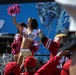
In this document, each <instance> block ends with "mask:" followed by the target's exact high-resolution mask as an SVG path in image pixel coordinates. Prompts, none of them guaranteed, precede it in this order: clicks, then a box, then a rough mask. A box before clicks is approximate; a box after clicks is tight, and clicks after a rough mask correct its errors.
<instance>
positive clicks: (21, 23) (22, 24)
mask: <svg viewBox="0 0 76 75" xmlns="http://www.w3.org/2000/svg"><path fill="white" fill-rule="evenodd" d="M19 25H21V26H23V27H25V28H26V27H27V25H26V23H24V22H20V23H19ZM17 30H18V28H17ZM18 32H19V30H18Z"/></svg>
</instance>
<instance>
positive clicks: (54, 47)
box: [43, 38, 69, 75]
mask: <svg viewBox="0 0 76 75" xmlns="http://www.w3.org/2000/svg"><path fill="white" fill-rule="evenodd" d="M43 44H44V47H45V48H46V49H48V50H49V51H50V52H51V55H50V58H53V57H54V56H55V55H56V54H57V53H58V49H59V47H60V44H59V43H58V42H55V41H53V40H51V39H48V38H47V39H46V40H45V41H44V43H43ZM68 60H69V58H68V57H65V56H63V57H62V58H61V59H60V60H59V63H58V64H57V66H56V68H55V71H54V72H53V73H52V75H60V72H61V69H62V65H63V63H65V62H67V61H68Z"/></svg>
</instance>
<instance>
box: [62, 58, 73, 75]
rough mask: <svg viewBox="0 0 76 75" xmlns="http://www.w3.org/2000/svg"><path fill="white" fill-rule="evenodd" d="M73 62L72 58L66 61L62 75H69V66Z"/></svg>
mask: <svg viewBox="0 0 76 75" xmlns="http://www.w3.org/2000/svg"><path fill="white" fill-rule="evenodd" d="M71 62H72V60H71V59H70V60H69V61H68V62H66V63H65V64H64V65H63V68H62V70H61V75H69V67H70V64H71Z"/></svg>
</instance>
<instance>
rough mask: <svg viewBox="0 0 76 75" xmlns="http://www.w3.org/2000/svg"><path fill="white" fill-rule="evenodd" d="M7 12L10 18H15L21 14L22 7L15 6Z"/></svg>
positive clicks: (10, 7)
mask: <svg viewBox="0 0 76 75" xmlns="http://www.w3.org/2000/svg"><path fill="white" fill-rule="evenodd" d="M7 10H8V14H9V15H10V16H15V15H17V14H19V12H20V6H19V5H18V4H13V5H12V6H9V7H8V9H7Z"/></svg>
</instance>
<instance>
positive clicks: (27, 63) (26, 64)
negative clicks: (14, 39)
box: [24, 56, 36, 67]
mask: <svg viewBox="0 0 76 75" xmlns="http://www.w3.org/2000/svg"><path fill="white" fill-rule="evenodd" d="M35 66H36V59H35V58H34V57H33V56H28V57H27V58H25V60H24V67H35Z"/></svg>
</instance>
